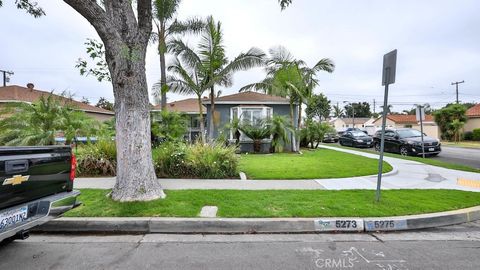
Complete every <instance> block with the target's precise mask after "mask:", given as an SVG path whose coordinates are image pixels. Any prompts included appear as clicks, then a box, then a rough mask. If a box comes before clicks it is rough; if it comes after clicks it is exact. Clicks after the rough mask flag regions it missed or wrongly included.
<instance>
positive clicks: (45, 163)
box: [0, 146, 80, 241]
mask: <svg viewBox="0 0 480 270" xmlns="http://www.w3.org/2000/svg"><path fill="white" fill-rule="evenodd" d="M75 167H76V160H75V156H74V155H73V154H72V149H71V148H70V147H66V146H39V147H0V241H9V240H13V239H25V238H26V237H28V231H29V229H31V228H32V227H34V226H38V225H40V224H43V223H45V222H47V221H49V220H51V219H53V218H55V217H58V216H59V215H61V214H63V213H64V212H66V211H68V210H70V209H72V208H74V207H76V206H77V205H78V203H77V196H78V195H79V194H80V192H78V191H75V190H73V180H74V178H75Z"/></svg>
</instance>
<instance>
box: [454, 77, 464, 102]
mask: <svg viewBox="0 0 480 270" xmlns="http://www.w3.org/2000/svg"><path fill="white" fill-rule="evenodd" d="M461 83H465V81H461V82H452V85H455V88H456V93H457V104H458V85H459V84H461Z"/></svg>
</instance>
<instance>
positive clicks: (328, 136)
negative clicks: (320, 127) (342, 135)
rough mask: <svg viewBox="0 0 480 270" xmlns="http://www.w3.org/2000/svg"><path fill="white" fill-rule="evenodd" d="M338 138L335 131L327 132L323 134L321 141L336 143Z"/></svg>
mask: <svg viewBox="0 0 480 270" xmlns="http://www.w3.org/2000/svg"><path fill="white" fill-rule="evenodd" d="M338 140H339V136H338V135H337V133H335V132H332V133H327V134H325V135H323V140H322V141H323V142H324V143H328V142H331V143H336V142H338Z"/></svg>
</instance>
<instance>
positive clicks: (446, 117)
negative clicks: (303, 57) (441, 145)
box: [433, 104, 467, 140]
mask: <svg viewBox="0 0 480 270" xmlns="http://www.w3.org/2000/svg"><path fill="white" fill-rule="evenodd" d="M466 111H467V108H466V107H465V106H464V105H462V104H451V105H448V106H446V107H445V108H442V109H440V110H437V111H435V112H434V113H433V116H434V118H435V122H436V123H437V125H438V127H439V128H440V131H441V133H442V139H447V140H453V139H455V138H457V139H458V137H459V130H460V128H461V126H463V124H465V123H466V122H467V116H466V115H465V113H466Z"/></svg>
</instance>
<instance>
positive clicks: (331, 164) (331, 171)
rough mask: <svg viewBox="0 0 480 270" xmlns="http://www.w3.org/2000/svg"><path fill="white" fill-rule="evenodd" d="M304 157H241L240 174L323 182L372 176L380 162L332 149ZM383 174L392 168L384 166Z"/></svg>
mask: <svg viewBox="0 0 480 270" xmlns="http://www.w3.org/2000/svg"><path fill="white" fill-rule="evenodd" d="M302 152H303V154H302V155H299V154H294V153H281V154H271V155H264V154H256V155H255V154H253V155H252V154H245V155H241V158H240V163H239V168H238V169H239V170H240V171H242V172H245V174H247V177H248V178H249V179H321V178H340V177H352V176H364V175H372V174H376V173H377V172H378V161H377V160H375V159H371V158H366V157H361V156H358V155H353V154H348V153H343V152H339V151H334V150H328V149H317V150H313V151H312V150H307V149H304V150H302ZM383 168H384V169H383V172H389V171H391V170H392V167H391V166H390V165H389V164H388V163H384V165H383Z"/></svg>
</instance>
